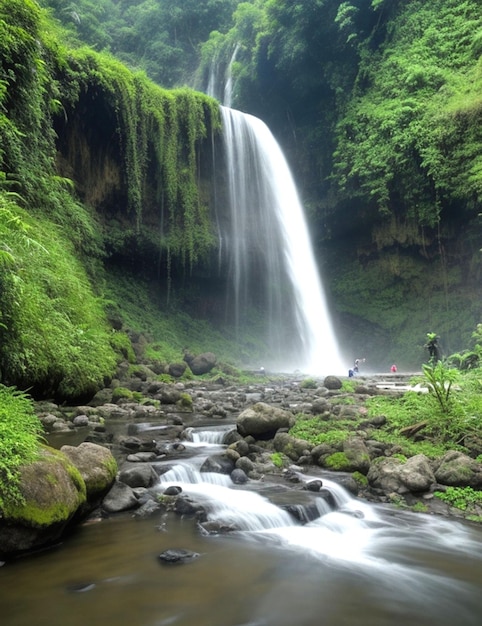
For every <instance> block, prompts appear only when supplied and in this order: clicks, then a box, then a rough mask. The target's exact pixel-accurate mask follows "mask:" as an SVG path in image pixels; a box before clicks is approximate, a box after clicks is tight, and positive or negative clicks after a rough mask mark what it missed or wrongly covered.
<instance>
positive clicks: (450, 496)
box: [435, 487, 482, 522]
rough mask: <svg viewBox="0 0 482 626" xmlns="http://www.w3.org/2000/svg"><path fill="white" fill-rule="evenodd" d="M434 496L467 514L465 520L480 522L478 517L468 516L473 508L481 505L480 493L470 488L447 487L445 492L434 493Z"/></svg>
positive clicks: (481, 495) (481, 494)
mask: <svg viewBox="0 0 482 626" xmlns="http://www.w3.org/2000/svg"><path fill="white" fill-rule="evenodd" d="M435 496H436V497H437V498H439V499H440V500H443V501H444V502H446V503H447V504H449V505H450V506H453V507H454V508H456V509H460V510H461V511H465V512H468V513H469V515H467V519H472V520H473V521H478V522H480V521H481V519H480V516H477V515H470V512H471V511H472V509H473V507H474V506H476V505H478V506H479V507H480V506H481V505H482V491H476V490H475V489H472V487H447V489H446V490H445V491H436V492H435Z"/></svg>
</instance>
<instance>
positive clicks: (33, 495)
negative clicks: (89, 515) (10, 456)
mask: <svg viewBox="0 0 482 626" xmlns="http://www.w3.org/2000/svg"><path fill="white" fill-rule="evenodd" d="M19 491H20V494H21V496H22V498H23V502H21V503H16V504H9V505H8V506H6V507H4V509H3V510H2V511H1V512H0V513H1V515H0V556H1V557H2V558H5V557H8V556H10V555H15V554H18V553H22V552H25V551H29V550H33V549H36V548H39V547H44V546H46V545H49V544H51V543H53V542H55V541H57V540H58V539H59V538H60V536H61V535H62V533H63V531H64V529H65V528H66V526H67V525H68V523H69V522H70V521H71V520H72V518H73V517H74V516H75V514H76V513H77V511H78V510H79V508H80V507H81V506H82V505H83V504H84V503H85V501H86V487H85V482H84V480H83V478H82V476H81V474H80V472H79V470H78V469H77V468H76V467H75V465H73V463H71V461H70V460H69V459H68V458H67V457H66V456H65V454H63V453H62V452H60V451H58V450H54V449H53V448H49V447H47V446H41V447H40V448H39V455H38V459H37V460H36V461H34V462H33V463H30V464H29V465H25V466H23V467H22V468H21V470H20V484H19Z"/></svg>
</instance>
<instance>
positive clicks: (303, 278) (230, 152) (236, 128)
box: [218, 106, 346, 374]
mask: <svg viewBox="0 0 482 626" xmlns="http://www.w3.org/2000/svg"><path fill="white" fill-rule="evenodd" d="M221 112H222V121H223V129H224V134H223V138H224V150H225V159H226V164H227V165H226V168H227V176H226V183H225V184H226V189H227V192H226V198H225V200H224V202H225V205H226V206H227V212H228V216H229V217H228V219H227V220H226V221H225V222H223V221H222V220H221V221H220V222H219V227H220V233H219V237H220V244H221V242H222V248H223V250H224V251H225V254H227V255H228V257H229V258H228V264H229V280H230V298H231V299H230V303H229V307H230V310H231V314H232V317H233V319H234V322H235V326H236V327H237V328H240V327H242V326H243V324H245V323H249V321H248V320H249V314H250V312H252V311H253V309H255V310H257V311H258V312H259V311H262V314H263V315H264V318H265V322H266V327H267V330H268V345H269V346H270V349H271V351H272V354H273V355H275V357H274V358H275V360H276V367H277V368H278V369H281V370H285V371H292V370H294V369H300V370H302V371H304V372H307V373H310V374H330V373H333V374H342V373H344V372H345V369H346V368H345V366H344V365H343V360H342V358H341V356H340V351H339V347H338V343H337V340H336V336H335V332H334V328H333V324H332V320H331V317H330V314H329V309H328V305H327V301H326V296H325V293H324V290H323V286H322V284H321V280H320V276H319V273H318V269H317V266H316V262H315V258H314V254H313V249H312V244H311V240H310V235H309V232H308V227H307V224H306V220H305V216H304V212H303V208H302V206H301V202H300V200H299V197H298V192H297V189H296V186H295V183H294V180H293V177H292V175H291V172H290V169H289V167H288V164H287V162H286V159H285V157H284V155H283V153H282V151H281V148H280V147H279V145H278V143H277V142H276V140H275V139H274V137H273V135H272V134H271V132H270V130H269V129H268V127H267V126H266V124H264V123H263V122H262V121H261V120H260V119H258V118H256V117H253V116H252V115H248V114H245V113H241V112H240V111H236V110H233V109H231V108H228V107H224V106H223V107H221ZM219 213H220V211H218V214H219ZM263 365H264V364H263Z"/></svg>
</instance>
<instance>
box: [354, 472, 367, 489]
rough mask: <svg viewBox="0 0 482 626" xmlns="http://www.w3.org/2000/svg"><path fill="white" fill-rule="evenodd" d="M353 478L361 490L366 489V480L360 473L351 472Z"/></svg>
mask: <svg viewBox="0 0 482 626" xmlns="http://www.w3.org/2000/svg"><path fill="white" fill-rule="evenodd" d="M352 476H353V478H354V479H355V480H356V482H357V483H358V484H359V485H360V486H361V487H363V488H365V487H368V478H367V477H366V476H365V475H364V474H362V473H361V472H353V474H352Z"/></svg>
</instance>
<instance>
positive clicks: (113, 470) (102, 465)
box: [60, 441, 117, 503]
mask: <svg viewBox="0 0 482 626" xmlns="http://www.w3.org/2000/svg"><path fill="white" fill-rule="evenodd" d="M60 451H61V452H63V453H64V454H65V455H67V456H68V458H69V459H70V460H71V462H72V463H73V464H74V465H75V467H76V468H77V469H78V470H79V472H80V474H81V476H82V478H83V480H84V482H85V487H86V490H87V501H88V502H89V503H96V502H97V501H98V500H99V498H101V497H102V496H103V495H104V494H105V493H107V491H108V490H109V489H110V487H111V486H112V484H113V482H114V480H115V477H116V474H117V462H116V460H115V459H114V456H113V455H112V452H111V451H110V450H108V449H107V448H105V447H104V446H99V445H98V444H96V443H90V442H87V441H86V442H84V443H81V444H80V445H78V446H62V447H61V448H60Z"/></svg>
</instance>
